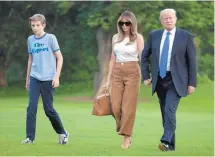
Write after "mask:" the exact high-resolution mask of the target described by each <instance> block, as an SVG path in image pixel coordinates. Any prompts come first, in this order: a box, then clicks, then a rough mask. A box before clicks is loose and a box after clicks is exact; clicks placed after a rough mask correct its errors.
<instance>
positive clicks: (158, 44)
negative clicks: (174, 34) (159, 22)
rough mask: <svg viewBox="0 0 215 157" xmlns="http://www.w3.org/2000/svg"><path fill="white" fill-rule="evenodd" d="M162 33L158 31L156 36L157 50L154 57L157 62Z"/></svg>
mask: <svg viewBox="0 0 215 157" xmlns="http://www.w3.org/2000/svg"><path fill="white" fill-rule="evenodd" d="M163 31H164V30H160V31H159V32H158V34H157V40H156V47H157V48H158V49H157V51H156V56H157V59H158V61H159V56H160V44H161V39H162V35H163Z"/></svg>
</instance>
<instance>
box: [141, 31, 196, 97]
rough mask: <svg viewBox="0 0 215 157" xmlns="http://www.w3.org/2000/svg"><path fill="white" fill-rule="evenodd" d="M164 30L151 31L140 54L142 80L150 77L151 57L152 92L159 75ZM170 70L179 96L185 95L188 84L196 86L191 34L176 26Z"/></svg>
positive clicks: (194, 53)
mask: <svg viewBox="0 0 215 157" xmlns="http://www.w3.org/2000/svg"><path fill="white" fill-rule="evenodd" d="M163 31H164V30H157V31H152V32H150V34H149V37H148V39H147V42H146V44H145V47H144V49H143V52H142V56H141V72H142V77H143V80H146V79H149V78H150V70H149V64H150V63H149V62H150V56H151V55H152V59H151V65H152V67H151V68H152V69H151V75H152V94H154V92H155V89H156V84H157V80H158V75H159V55H160V43H161V38H162V35H163ZM170 69H171V70H170V71H171V75H172V80H173V83H174V86H175V88H176V91H177V93H178V94H179V95H180V96H186V95H187V88H188V86H193V87H196V75H197V70H196V69H197V68H196V51H195V47H194V44H193V38H192V35H191V34H190V33H189V32H187V31H185V30H182V29H179V28H176V32H175V38H174V41H173V46H172V52H171V60H170Z"/></svg>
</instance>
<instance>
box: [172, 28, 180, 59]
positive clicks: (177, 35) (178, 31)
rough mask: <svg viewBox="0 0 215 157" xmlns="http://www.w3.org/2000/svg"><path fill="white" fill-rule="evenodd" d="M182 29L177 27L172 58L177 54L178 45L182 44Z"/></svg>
mask: <svg viewBox="0 0 215 157" xmlns="http://www.w3.org/2000/svg"><path fill="white" fill-rule="evenodd" d="M180 42H181V41H180V30H179V29H178V28H176V32H175V38H174V41H173V45H172V54H171V60H172V57H173V56H174V55H175V53H176V51H177V46H178V45H179V44H180Z"/></svg>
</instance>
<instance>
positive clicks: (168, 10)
mask: <svg viewBox="0 0 215 157" xmlns="http://www.w3.org/2000/svg"><path fill="white" fill-rule="evenodd" d="M167 12H170V13H173V14H174V15H175V17H176V11H175V10H174V9H171V8H167V9H164V10H161V12H160V20H161V19H162V16H163V14H164V13H167ZM176 18H177V17H176Z"/></svg>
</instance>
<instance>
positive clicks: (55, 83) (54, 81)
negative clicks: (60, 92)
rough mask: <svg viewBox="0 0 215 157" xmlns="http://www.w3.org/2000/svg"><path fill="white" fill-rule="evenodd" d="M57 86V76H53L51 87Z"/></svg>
mask: <svg viewBox="0 0 215 157" xmlns="http://www.w3.org/2000/svg"><path fill="white" fill-rule="evenodd" d="M58 86H59V77H58V76H55V77H54V78H53V80H52V87H53V88H57V87H58Z"/></svg>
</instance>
